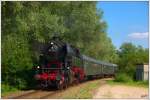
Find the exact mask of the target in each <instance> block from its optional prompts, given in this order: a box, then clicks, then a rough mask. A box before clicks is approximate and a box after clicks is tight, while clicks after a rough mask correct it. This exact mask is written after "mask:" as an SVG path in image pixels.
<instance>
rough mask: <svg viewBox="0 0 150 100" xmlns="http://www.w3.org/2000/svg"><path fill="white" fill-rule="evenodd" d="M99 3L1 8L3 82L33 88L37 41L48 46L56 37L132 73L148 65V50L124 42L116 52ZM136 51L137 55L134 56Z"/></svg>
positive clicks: (26, 4)
mask: <svg viewBox="0 0 150 100" xmlns="http://www.w3.org/2000/svg"><path fill="white" fill-rule="evenodd" d="M96 3H97V2H81V1H77V2H73V1H72V2H71V1H65V2H48V1H45V2H37V1H36V2H33V1H32V2H29V1H21V2H9V1H3V2H2V6H1V11H2V14H1V17H2V20H1V22H2V24H1V29H2V31H1V36H2V39H1V40H2V42H1V43H2V45H1V46H2V47H1V50H2V62H1V63H2V64H1V68H2V83H3V84H8V85H10V86H13V87H16V88H20V89H21V88H26V87H31V85H32V84H34V81H33V80H32V79H31V76H32V75H33V74H34V73H33V71H32V70H31V69H32V67H33V66H34V64H36V63H37V62H38V60H39V52H36V51H35V49H34V46H35V44H34V43H35V42H36V41H38V42H41V43H46V42H48V41H49V39H50V38H52V37H53V36H54V35H58V36H60V37H61V38H62V39H63V40H64V41H66V42H68V43H71V44H72V45H74V46H75V47H78V48H79V49H80V52H81V53H83V54H85V55H88V56H90V57H93V58H95V59H99V60H103V61H106V62H112V63H117V64H118V66H119V70H120V71H124V72H125V73H128V72H130V71H131V73H132V72H133V71H134V69H135V66H134V65H135V63H137V62H139V63H140V62H141V63H143V62H148V49H144V48H143V47H141V46H139V47H136V46H134V45H133V44H130V43H125V44H123V45H122V46H121V48H120V50H116V48H115V46H114V45H113V44H112V42H111V39H110V38H109V37H108V36H107V32H106V30H107V23H106V22H105V21H103V11H102V10H101V9H97V8H96ZM133 52H134V53H133Z"/></svg>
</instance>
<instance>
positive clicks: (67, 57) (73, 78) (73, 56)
mask: <svg viewBox="0 0 150 100" xmlns="http://www.w3.org/2000/svg"><path fill="white" fill-rule="evenodd" d="M39 58H40V59H39V65H38V66H36V67H35V68H34V69H35V71H36V74H35V76H34V77H35V79H36V80H37V82H38V84H39V85H40V86H41V87H44V88H47V87H49V86H55V87H56V88H57V89H63V88H67V86H68V85H69V84H72V83H79V82H81V81H84V80H86V79H90V78H95V77H105V76H114V75H115V72H116V71H117V65H116V64H111V63H106V62H103V61H97V60H95V59H93V58H90V57H87V56H85V55H82V54H81V53H80V51H79V49H77V48H75V47H74V46H72V45H70V44H68V43H65V42H63V41H62V40H60V39H59V38H57V37H54V38H52V39H51V40H50V41H49V43H48V44H47V45H46V46H45V47H44V49H43V52H42V53H41V55H40V57H39Z"/></svg>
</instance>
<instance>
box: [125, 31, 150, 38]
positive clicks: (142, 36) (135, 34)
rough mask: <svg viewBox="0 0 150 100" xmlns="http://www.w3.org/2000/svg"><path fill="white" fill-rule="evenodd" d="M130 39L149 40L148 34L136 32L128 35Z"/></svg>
mask: <svg viewBox="0 0 150 100" xmlns="http://www.w3.org/2000/svg"><path fill="white" fill-rule="evenodd" d="M128 37H130V38H132V39H146V38H147V39H148V32H143V33H140V32H135V33H131V34H129V35H128Z"/></svg>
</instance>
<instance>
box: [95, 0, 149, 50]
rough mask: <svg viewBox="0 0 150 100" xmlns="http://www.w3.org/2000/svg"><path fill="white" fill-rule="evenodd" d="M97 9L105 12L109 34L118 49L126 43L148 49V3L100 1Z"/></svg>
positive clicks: (104, 16) (104, 18)
mask: <svg viewBox="0 0 150 100" xmlns="http://www.w3.org/2000/svg"><path fill="white" fill-rule="evenodd" d="M97 9H101V10H102V11H103V12H104V13H103V20H104V21H106V23H107V25H108V27H107V34H108V36H109V37H110V38H111V40H112V42H113V44H114V45H115V47H116V48H117V49H119V47H120V46H121V44H122V43H124V42H132V43H133V44H135V45H141V46H143V47H144V48H148V29H149V26H148V22H149V19H148V13H149V11H148V9H149V8H148V2H146V1H133V2H131V1H124V2H123V1H117V2H116V1H99V2H98V3H97Z"/></svg>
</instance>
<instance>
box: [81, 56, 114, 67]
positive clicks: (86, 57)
mask: <svg viewBox="0 0 150 100" xmlns="http://www.w3.org/2000/svg"><path fill="white" fill-rule="evenodd" d="M82 59H83V60H86V61H89V62H93V63H96V64H102V65H106V66H117V65H116V64H112V63H107V62H103V61H100V60H95V59H93V58H91V57H88V56H85V55H82Z"/></svg>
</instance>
